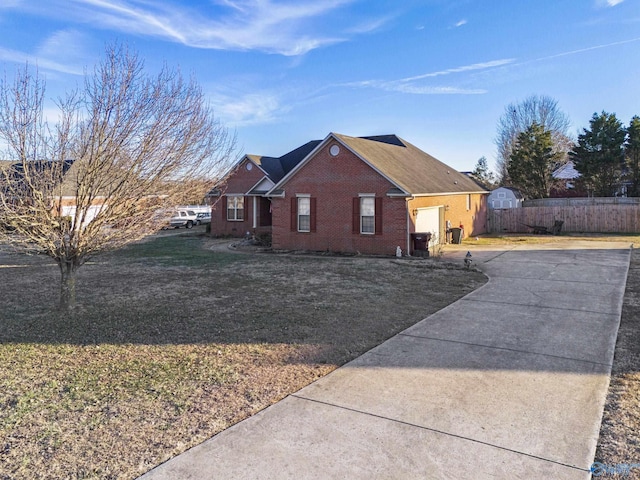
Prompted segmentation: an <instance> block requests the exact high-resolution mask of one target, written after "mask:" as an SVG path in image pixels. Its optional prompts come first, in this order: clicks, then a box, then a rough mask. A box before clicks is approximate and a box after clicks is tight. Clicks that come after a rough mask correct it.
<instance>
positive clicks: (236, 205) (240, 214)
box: [227, 195, 244, 222]
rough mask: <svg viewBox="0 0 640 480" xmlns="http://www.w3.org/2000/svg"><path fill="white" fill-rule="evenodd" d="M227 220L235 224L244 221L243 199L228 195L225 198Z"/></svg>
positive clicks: (238, 196) (239, 196)
mask: <svg viewBox="0 0 640 480" xmlns="http://www.w3.org/2000/svg"><path fill="white" fill-rule="evenodd" d="M227 220H228V221H230V222H237V221H242V220H244V197H243V196H241V195H230V196H228V197H227Z"/></svg>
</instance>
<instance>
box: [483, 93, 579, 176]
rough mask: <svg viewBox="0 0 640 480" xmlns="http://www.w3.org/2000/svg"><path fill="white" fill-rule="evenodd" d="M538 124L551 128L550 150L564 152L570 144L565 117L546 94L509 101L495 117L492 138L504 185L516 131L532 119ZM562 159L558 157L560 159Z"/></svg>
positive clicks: (523, 127)
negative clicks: (498, 117)
mask: <svg viewBox="0 0 640 480" xmlns="http://www.w3.org/2000/svg"><path fill="white" fill-rule="evenodd" d="M534 122H536V123H538V124H539V125H542V126H543V127H544V128H545V129H546V130H549V131H551V139H552V140H553V150H554V151H555V152H562V153H563V154H564V155H566V153H567V152H568V151H569V150H571V148H572V147H573V141H572V139H571V138H570V137H569V133H568V131H569V126H570V125H571V122H570V121H569V117H568V116H567V115H566V114H565V113H564V112H562V110H560V107H558V102H557V101H556V100H554V99H553V98H551V97H548V96H546V95H542V96H540V95H531V96H529V97H527V98H526V99H524V100H523V101H521V102H518V103H510V104H509V105H507V106H506V107H505V109H504V113H503V114H502V116H501V117H500V119H499V120H498V128H497V135H496V138H495V143H496V146H497V147H498V158H497V162H496V164H497V174H498V182H499V183H500V184H501V185H508V184H509V183H510V182H509V173H508V172H509V162H510V161H511V153H512V152H513V149H514V148H515V145H516V142H517V140H518V135H519V134H520V133H522V132H524V131H525V130H526V129H527V128H528V127H530V126H531V124H532V123H534ZM561 160H562V159H561Z"/></svg>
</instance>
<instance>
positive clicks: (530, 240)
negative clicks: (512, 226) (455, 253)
mask: <svg viewBox="0 0 640 480" xmlns="http://www.w3.org/2000/svg"><path fill="white" fill-rule="evenodd" d="M574 240H575V241H578V240H580V241H594V242H628V243H629V244H633V246H634V248H637V247H640V235H637V234H623V233H620V234H617V233H561V234H560V235H527V234H520V233H505V234H498V233H495V234H484V235H479V236H477V237H468V238H465V239H464V240H463V241H462V243H463V244H464V245H479V246H483V245H520V244H523V243H524V244H537V243H566V242H571V241H574Z"/></svg>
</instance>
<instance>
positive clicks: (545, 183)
mask: <svg viewBox="0 0 640 480" xmlns="http://www.w3.org/2000/svg"><path fill="white" fill-rule="evenodd" d="M561 157H562V153H560V152H556V151H554V142H553V139H552V136H551V131H550V130H547V129H545V128H544V127H543V126H542V125H540V124H539V123H537V122H534V123H532V124H531V126H529V127H528V128H527V129H526V130H525V131H524V132H521V133H520V134H519V135H518V138H517V141H516V144H515V147H514V149H513V152H512V153H511V159H510V162H509V170H508V173H509V177H510V178H511V183H512V184H513V186H515V187H518V188H519V189H520V191H522V193H524V194H525V195H526V196H527V197H528V198H545V197H548V196H549V191H550V190H551V186H552V184H553V177H552V175H551V174H552V173H553V171H554V170H555V168H556V166H557V164H558V160H559V159H560V158H561Z"/></svg>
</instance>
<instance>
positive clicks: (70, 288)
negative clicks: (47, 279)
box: [60, 262, 78, 312]
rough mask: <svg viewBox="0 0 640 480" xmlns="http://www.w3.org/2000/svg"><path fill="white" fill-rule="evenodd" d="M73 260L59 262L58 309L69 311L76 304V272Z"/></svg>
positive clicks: (76, 267)
mask: <svg viewBox="0 0 640 480" xmlns="http://www.w3.org/2000/svg"><path fill="white" fill-rule="evenodd" d="M77 269H78V266H77V265H75V264H74V263H73V262H66V263H60V273H61V274H62V278H61V279H60V280H61V281H60V310H62V311H65V312H66V311H69V310H71V309H73V308H74V307H75V305H76V272H77Z"/></svg>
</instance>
